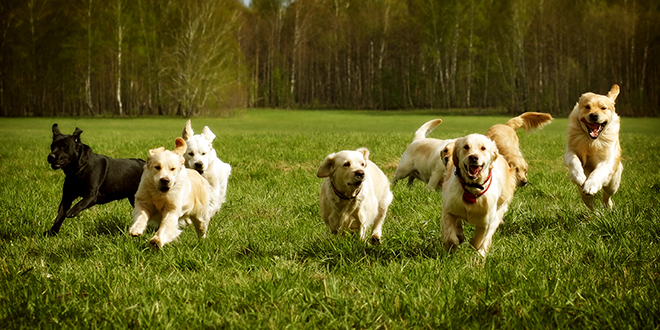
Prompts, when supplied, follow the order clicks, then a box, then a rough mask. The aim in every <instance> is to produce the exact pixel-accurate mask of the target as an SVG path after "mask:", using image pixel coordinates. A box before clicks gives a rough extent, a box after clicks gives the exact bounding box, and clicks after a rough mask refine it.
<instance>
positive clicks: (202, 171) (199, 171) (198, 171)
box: [195, 168, 204, 175]
mask: <svg viewBox="0 0 660 330" xmlns="http://www.w3.org/2000/svg"><path fill="white" fill-rule="evenodd" d="M195 171H197V173H199V174H200V175H203V174H204V170H200V169H197V168H196V169H195Z"/></svg>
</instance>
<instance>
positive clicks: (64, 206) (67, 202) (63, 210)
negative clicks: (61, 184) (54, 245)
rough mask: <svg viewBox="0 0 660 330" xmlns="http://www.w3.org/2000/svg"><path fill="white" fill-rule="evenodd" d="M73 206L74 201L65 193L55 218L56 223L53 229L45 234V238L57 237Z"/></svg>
mask: <svg viewBox="0 0 660 330" xmlns="http://www.w3.org/2000/svg"><path fill="white" fill-rule="evenodd" d="M71 204H73V199H72V198H69V197H68V196H67V195H66V193H65V194H64V196H63V197H62V201H61V202H60V206H59V208H58V210H57V217H56V218H55V223H54V224H53V226H52V227H50V229H49V230H46V231H45V232H44V235H45V236H55V235H57V233H59V231H60V227H61V226H62V223H63V222H64V219H66V214H67V211H68V210H69V209H70V208H71Z"/></svg>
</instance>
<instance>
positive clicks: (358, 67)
mask: <svg viewBox="0 0 660 330" xmlns="http://www.w3.org/2000/svg"><path fill="white" fill-rule="evenodd" d="M614 83H617V84H619V85H620V86H621V89H622V92H621V94H620V96H619V99H618V100H617V110H618V111H619V112H620V113H621V114H623V115H628V116H657V115H658V114H660V2H659V1H656V0H577V1H576V0H446V1H445V0H442V1H439V0H353V1H351V0H296V1H291V0H252V1H251V2H250V4H249V5H247V6H246V5H245V4H244V3H243V2H241V1H239V0H110V1H99V0H3V1H1V2H0V116H62V115H64V116H86V115H92V116H116V115H128V116H143V115H180V116H191V115H210V116H226V115H231V114H232V113H233V112H234V111H235V109H242V108H246V107H265V108H292V109H296V108H305V109H325V108H348V109H420V108H477V109H487V108H499V109H505V111H506V112H509V113H520V112H523V111H544V112H550V113H553V114H555V115H565V114H567V113H568V112H569V111H570V110H571V109H572V107H573V105H574V104H575V102H576V101H577V98H578V97H579V95H580V94H582V93H584V92H587V91H593V92H598V93H603V94H604V93H606V92H607V91H608V90H609V88H610V87H611V85H612V84H614Z"/></svg>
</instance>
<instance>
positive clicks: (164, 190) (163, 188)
mask: <svg viewBox="0 0 660 330" xmlns="http://www.w3.org/2000/svg"><path fill="white" fill-rule="evenodd" d="M158 190H160V192H168V191H169V190H170V187H168V186H160V188H158Z"/></svg>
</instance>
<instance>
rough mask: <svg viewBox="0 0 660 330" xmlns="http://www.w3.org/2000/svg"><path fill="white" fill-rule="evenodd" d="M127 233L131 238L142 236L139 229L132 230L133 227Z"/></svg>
mask: <svg viewBox="0 0 660 330" xmlns="http://www.w3.org/2000/svg"><path fill="white" fill-rule="evenodd" d="M128 233H129V234H131V236H133V237H138V236H142V230H139V229H137V228H133V227H131V228H130V229H129V230H128Z"/></svg>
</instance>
